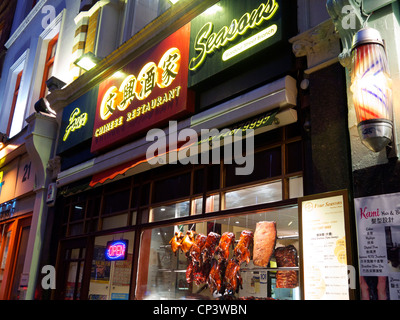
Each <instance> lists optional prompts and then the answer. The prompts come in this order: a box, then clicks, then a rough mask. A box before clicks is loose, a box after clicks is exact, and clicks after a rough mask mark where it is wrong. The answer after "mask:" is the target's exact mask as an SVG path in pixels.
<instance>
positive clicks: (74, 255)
mask: <svg viewBox="0 0 400 320" xmlns="http://www.w3.org/2000/svg"><path fill="white" fill-rule="evenodd" d="M79 252H80V248H75V249H72V250H71V258H70V259H79Z"/></svg>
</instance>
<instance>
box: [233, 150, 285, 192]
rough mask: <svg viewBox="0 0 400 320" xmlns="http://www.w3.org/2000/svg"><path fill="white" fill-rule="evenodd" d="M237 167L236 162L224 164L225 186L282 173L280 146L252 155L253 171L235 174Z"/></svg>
mask: <svg viewBox="0 0 400 320" xmlns="http://www.w3.org/2000/svg"><path fill="white" fill-rule="evenodd" d="M245 165H246V163H245V164H244V165H243V166H245ZM237 167H238V165H236V164H229V165H226V186H227V187H232V186H235V185H238V184H243V183H249V182H253V181H257V180H261V179H267V178H272V177H276V176H279V175H281V174H282V164H281V147H278V148H274V149H268V150H265V151H261V152H257V153H256V154H255V155H254V169H253V172H252V173H251V174H249V175H237V174H236V168H237Z"/></svg>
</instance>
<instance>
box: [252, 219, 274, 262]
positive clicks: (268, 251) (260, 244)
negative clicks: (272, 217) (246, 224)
mask: <svg viewBox="0 0 400 320" xmlns="http://www.w3.org/2000/svg"><path fill="white" fill-rule="evenodd" d="M275 244H276V222H275V221H260V222H257V224H256V231H255V232H254V248H253V262H254V265H255V266H258V267H266V266H267V265H268V263H269V260H270V259H271V256H272V254H273V253H274V249H275Z"/></svg>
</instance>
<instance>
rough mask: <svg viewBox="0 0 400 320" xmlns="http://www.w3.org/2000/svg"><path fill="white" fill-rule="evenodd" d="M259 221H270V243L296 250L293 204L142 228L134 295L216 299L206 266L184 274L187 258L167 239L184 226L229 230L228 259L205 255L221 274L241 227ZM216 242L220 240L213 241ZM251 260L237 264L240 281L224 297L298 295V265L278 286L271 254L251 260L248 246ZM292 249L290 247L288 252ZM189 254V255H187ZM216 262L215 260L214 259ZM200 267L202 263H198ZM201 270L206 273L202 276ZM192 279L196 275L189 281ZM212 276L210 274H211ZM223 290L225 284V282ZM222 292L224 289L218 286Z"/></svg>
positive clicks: (249, 227)
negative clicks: (286, 283)
mask: <svg viewBox="0 0 400 320" xmlns="http://www.w3.org/2000/svg"><path fill="white" fill-rule="evenodd" d="M260 221H268V222H270V223H271V222H275V226H276V236H277V238H276V239H274V238H273V239H271V240H270V241H269V242H270V244H271V246H272V247H275V248H278V247H284V248H292V247H289V246H293V248H295V250H294V254H296V258H297V252H298V248H299V240H298V209H297V206H291V207H286V208H278V209H275V210H272V211H266V212H261V213H251V214H243V215H241V216H232V217H224V218H221V219H216V220H211V221H202V222H199V223H195V224H193V225H192V224H189V225H179V226H178V225H177V226H165V227H157V228H154V229H152V230H146V231H145V232H144V233H143V234H142V237H141V248H140V257H139V263H140V266H139V275H138V286H137V291H136V294H137V298H138V299H173V300H178V299H218V298H221V293H218V292H216V291H215V290H213V289H210V286H209V285H207V284H206V282H207V279H210V278H209V277H208V276H209V275H210V274H211V272H210V268H209V269H206V268H204V269H202V270H203V271H202V272H198V274H197V278H196V276H194V275H193V274H192V276H190V273H188V274H189V281H188V279H187V275H188V274H187V273H186V272H187V270H188V267H189V266H191V261H192V260H191V259H192V258H189V259H188V255H187V254H186V253H184V252H183V250H182V249H178V250H177V251H176V252H173V250H172V244H173V243H172V244H171V243H170V241H171V239H173V237H174V235H175V232H182V233H183V235H185V234H186V233H187V231H194V232H195V233H196V234H195V236H197V235H199V234H202V235H205V236H206V235H208V234H209V233H210V232H214V233H217V234H219V235H222V234H223V233H225V232H232V233H233V235H234V240H233V241H235V240H236V241H235V242H232V243H233V246H229V247H228V250H227V251H225V252H226V253H227V254H228V255H227V260H223V259H222V260H218V259H217V256H216V255H214V256H210V257H208V258H207V257H206V258H205V259H204V261H205V263H210V264H211V265H214V266H215V265H218V264H220V266H221V269H220V270H221V274H222V275H223V271H222V270H223V268H224V266H226V264H225V263H227V261H229V260H230V259H232V258H233V252H234V250H233V247H235V246H236V245H237V240H239V239H240V235H241V232H242V231H243V230H247V231H251V232H253V234H254V232H255V230H256V226H257V223H258V222H260ZM218 243H219V242H218ZM248 248H249V251H248V252H249V253H250V261H249V263H248V264H247V263H246V262H243V263H241V264H240V266H239V267H240V275H241V278H242V286H241V287H239V289H238V290H237V292H236V290H228V293H229V294H228V295H227V297H229V298H243V299H245V298H259V299H270V298H275V299H278V298H279V299H288V300H294V299H300V292H299V286H298V282H299V275H298V271H297V269H298V265H296V266H295V267H293V271H294V274H292V275H291V276H293V278H294V281H293V283H292V284H291V287H290V288H277V281H276V277H278V278H279V277H281V275H279V276H278V275H277V271H278V270H279V269H278V268H277V261H276V257H275V255H274V254H272V255H271V258H270V260H269V261H270V262H269V264H267V265H266V267H258V266H255V265H254V263H253V260H252V259H253V256H254V254H253V247H252V246H249V247H248ZM292 252H293V251H292ZM189 256H190V255H189ZM218 261H219V262H218ZM203 266H204V264H203ZM207 270H208V271H207ZM204 275H206V276H205V277H204ZM194 279H197V281H196V280H194ZM213 279H215V277H213ZM221 279H222V280H221V283H222V284H223V285H225V284H226V283H227V282H226V280H224V279H225V278H224V276H222V278H221ZM225 289H226V287H225ZM220 292H222V293H224V292H225V293H227V291H224V289H223V287H221V291H220Z"/></svg>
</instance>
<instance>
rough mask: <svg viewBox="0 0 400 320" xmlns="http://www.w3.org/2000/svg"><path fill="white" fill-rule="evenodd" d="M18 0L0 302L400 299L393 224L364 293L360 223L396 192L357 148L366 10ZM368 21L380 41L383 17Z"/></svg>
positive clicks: (6, 99) (301, 0) (11, 52)
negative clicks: (356, 70) (355, 59)
mask: <svg viewBox="0 0 400 320" xmlns="http://www.w3.org/2000/svg"><path fill="white" fill-rule="evenodd" d="M25 2H26V1H17V4H16V14H15V18H14V21H13V26H12V29H11V33H10V34H11V35H10V37H9V39H8V41H7V42H6V48H7V52H6V54H5V60H4V66H3V72H2V78H1V84H0V94H2V95H3V101H2V107H1V110H0V117H1V129H0V131H1V132H3V133H4V136H6V137H7V139H5V143H4V145H3V147H2V150H1V151H0V152H2V155H1V159H2V163H1V170H2V172H1V173H2V177H3V178H2V180H1V181H2V182H3V184H2V187H1V188H2V189H1V190H2V193H1V194H0V196H1V198H0V199H1V201H0V202H1V206H2V207H1V208H2V211H1V212H0V214H1V220H0V226H1V227H2V230H3V232H2V238H1V239H0V240H1V243H0V262H1V263H2V265H1V268H2V269H1V272H2V275H3V278H2V283H1V287H0V294H2V296H0V298H2V299H17V298H20V299H35V298H36V299H57V300H117V299H120V300H121V299H122V300H133V299H136V300H141V299H172V300H176V299H289V300H301V299H313V300H315V299H361V298H377V297H378V296H379V297H380V298H386V299H392V300H395V299H398V295H397V296H396V294H397V293H396V292H397V291H396V286H395V283H396V281H397V280H396V279H398V278H399V276H398V275H399V272H398V270H397V271H396V263H395V261H396V258H395V255H396V252H397V251H396V250H397V249H396V248H397V243H398V241H397V240H396V239H397V236H396V234H397V233H398V232H399V231H398V223H397V222H396V221H397V220H396V219H394V220H390V222H387V221H386V222H385V223H381V224H380V226H381V227H382V226H383V229H382V230H384V231H383V232H384V233H383V234H386V239H389V238H390V239H391V240H390V241H389V242H387V241H386V242H384V245H386V247H385V248H384V249H382V250H383V251H385V252H386V248H387V252H388V253H387V255H386V256H385V258H382V256H383V255H381V254H380V252H381V251H379V255H380V257H379V263H381V264H382V265H383V264H385V267H382V268H381V271H380V272H381V275H380V277H377V275H376V274H375V273H371V269H373V268H372V267H371V268H370V267H368V263H369V262H368V261H365V260H372V259H376V258H372V257H371V258H370V257H364V251H363V250H364V249H363V248H364V247H363V246H364V243H363V241H364V240H365V239H366V238H365V237H366V235H364V231H365V230H366V228H369V227H370V226H369V225H367V226H366V227H365V224H363V223H364V221H360V214H359V210H360V208H359V207H360V206H361V210H364V208H365V207H367V206H370V207H371V206H373V205H371V204H370V202H369V201H373V200H374V198H372V199H370V198H365V197H370V196H376V195H383V194H385V195H387V194H389V195H388V197H392V198H393V199H396V192H398V190H397V188H398V187H399V184H398V183H397V180H396V172H397V171H396V170H397V169H396V168H397V165H396V164H397V156H396V154H395V152H394V153H393V152H389V151H392V150H388V154H391V155H389V156H386V150H385V151H383V152H381V153H372V152H371V151H369V150H366V148H365V147H364V146H362V143H361V142H360V140H359V138H358V136H357V135H356V134H355V132H356V130H357V129H356V123H355V116H354V105H353V104H352V100H351V97H352V95H351V90H350V87H351V79H350V76H349V74H350V73H349V64H348V63H349V57H350V54H351V46H350V47H349V46H348V44H349V40H348V39H349V37H352V36H353V35H354V34H355V33H356V32H357V31H358V29H360V28H361V26H362V24H363V23H364V22H365V21H364V20H360V17H362V14H365V7H367V8H368V5H369V4H368V3H366V4H365V6H364V11H361V15H358V11H356V9H357V6H355V5H354V4H353V3H349V2H346V1H342V3H339V2H330V1H328V3H327V2H326V1H323V0H321V1H309V0H298V1H297V2H296V1H292V2H290V1H285V0H269V1H261V0H251V1H239V0H221V1H216V0H205V1H199V2H195V1H186V0H180V1H178V2H177V3H175V4H172V3H171V2H170V1H167V0H158V1H157V0H155V1H141V0H136V1H133V0H132V1H131V0H128V1H118V0H105V1H103V0H101V1H78V0H77V1H44V0H43V1H38V2H35V3H32V4H31V5H33V6H31V7H32V9H29V10H28V9H27V10H25V11H26V12H25V11H24V10H22V9H21V8H27V7H26V3H25ZM364 2H367V1H364ZM382 2H384V1H382ZM346 6H347V7H346ZM344 7H345V8H347V9H349V10H348V11H346V14H345V13H344V12H343V11H342V9H343V8H344ZM350 9H352V10H350ZM358 10H360V8H359V7H358ZM369 10H371V12H374V14H373V15H371V16H370V18H369V21H370V23H372V24H374V26H375V27H376V28H378V29H379V28H381V25H382V23H381V21H385V23H384V25H388V26H394V28H393V30H394V31H393V33H391V32H392V31H388V30H392V29H389V28H388V29H384V30H385V31H384V30H379V31H381V32H382V33H383V37H384V38H385V40H386V43H388V40H387V39H395V38H396V37H395V34H396V32H397V31H396V30H397V28H398V19H397V18H398V2H397V1H386V2H385V3H382V4H380V5H379V7H376V8H370V9H369ZM22 12H25V14H22ZM349 14H350V15H349ZM353 18H354V19H355V20H354V21H355V27H354V28H353V29H350V30H349V29H348V28H347V29H344V28H343V23H342V22H343V21H348V20H346V19H353ZM382 19H383V20H382ZM39 21H40V23H39ZM351 21H352V20H351ZM34 26H35V27H34ZM381 29H382V28H381ZM27 30H29V32H27ZM350 43H351V42H350ZM346 44H347V46H346ZM396 48H397V47H396V41H393V43H390V49H388V56H389V57H388V58H389V61H390V66H391V75H392V79H393V81H394V86H395V84H396V81H397V80H396V79H397V77H398V72H397V69H396V68H397V61H398V58H397V55H396V52H397V51H396ZM86 57H91V58H92V59H94V60H95V62H96V63H97V65H96V66H94V67H93V68H92V69H85V68H84V67H82V66H78V62H79V61H81V62H82V61H83V60H84V58H86ZM346 59H347V60H346ZM393 60H394V61H395V62H392V61H393ZM346 63H347V64H346ZM25 70H26V71H25ZM52 77H53V78H52ZM50 78H52V79H51V80H49V79H50ZM4 79H7V81H4ZM47 80H49V81H47ZM21 93H22V94H21ZM396 105H397V96H396V94H395V95H394V110H396ZM396 135H397V132H395V136H396ZM395 141H396V140H395ZM394 145H395V144H391V146H390V147H391V148H392V149H395V148H394ZM390 147H389V148H390ZM376 172H384V174H385V175H386V176H388V177H391V178H390V179H389V180H390V183H388V184H384V183H383V180H382V183H380V184H378V183H376V182H375V183H373V181H381V180H380V178H377V176H376ZM24 178H25V180H24ZM21 179H22V180H24V181H22V180H21ZM29 179H30V180H29ZM19 180H21V181H19ZM10 181H12V182H10ZM368 185H370V186H371V187H367V186H368ZM364 186H365V187H364ZM379 186H380V187H379ZM7 188H9V189H7ZM377 188H378V189H377ZM3 197H4V198H3ZM364 198H365V199H364ZM392 198H391V199H392ZM363 201H366V202H363ZM394 202H395V200H391V203H394ZM30 208H33V209H30ZM369 210H373V208H372V207H371V208H369V209H368V210H367V211H369ZM381 210H382V209H381ZM384 210H386V211H387V210H389V209H387V208H385V209H384ZM367 211H366V210H364V211H362V212H364V213H365V212H367ZM375 211H376V209H375ZM389 211H390V210H389ZM393 211H394V212H395V207H394V209H393ZM373 232H376V234H379V237H377V239H381V236H382V233H381V230H380V229H379V228H378V229H376V230H374V231H373ZM385 232H386V233H385ZM260 234H263V236H260ZM181 235H182V236H181ZM184 236H186V237H184ZM369 236H372V235H371V234H368V237H369ZM183 237H184V238H183ZM225 237H229V240H226V239H227V238H225ZM201 239H202V240H203V241H205V240H206V239H207V240H208V241H211V243H214V244H213V245H212V244H211V247H205V246H204V247H202V246H201V245H200V241H201ZM223 239H224V241H225V242H223ZM196 241H197V242H196ZM212 241H214V242H212ZM226 241H228V242H226ZM382 241H383V240H382ZM217 244H219V249H216V245H217ZM229 244H230V246H229ZM360 244H361V247H360ZM375 244H376V245H378V246H380V245H381V244H380V243H378V242H377V241H376V243H375ZM224 245H225V251H223V250H222V249H221V248H222V247H223V246H224ZM240 245H244V247H240ZM197 246H199V249H198V250H199V253H201V255H200V258H199V256H198V255H196V251H195V249H196V247H197ZM200 249H201V250H200ZM214 250H217V251H216V253H214ZM379 250H381V249H379ZM24 252H25V253H24ZM389 252H390V255H389ZM369 253H370V254H373V253H371V252H369ZM389 256H390V257H389ZM282 257H285V259H283V258H282ZM199 259H200V260H199ZM382 259H386V260H382ZM381 260H382V261H381ZM3 262H4V263H3ZM371 263H373V264H375V261H373V262H371ZM386 264H390V265H391V267H392V268H393V269H390V270H388V269H386ZM3 267H4V268H3ZM46 270H47V271H49V270H50V271H49V273H48V274H47V273H46ZM53 271H54V272H53ZM52 272H53V273H52ZM368 272H370V274H368ZM366 273H367V274H366ZM52 275H53V276H54V275H56V276H54V277H53V278H52ZM359 276H361V277H359ZM378 280H379V281H378ZM374 281H375V282H374ZM378 282H379V285H376V284H375V285H374V283H378ZM392 284H394V285H392ZM15 292H17V293H15ZM378 292H379V294H378Z"/></svg>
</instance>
